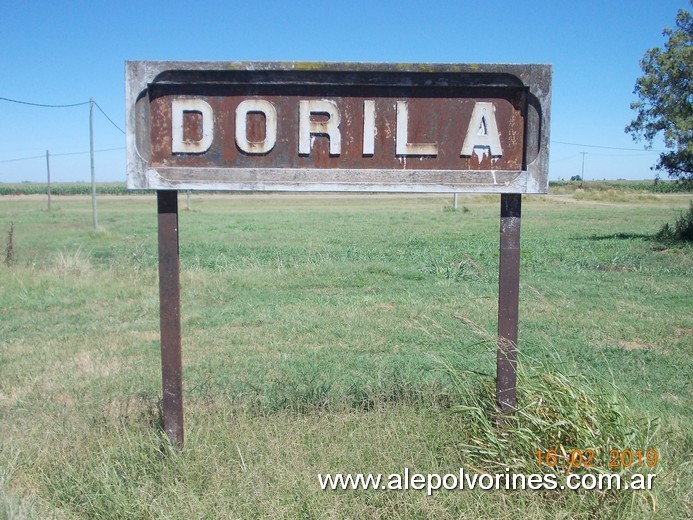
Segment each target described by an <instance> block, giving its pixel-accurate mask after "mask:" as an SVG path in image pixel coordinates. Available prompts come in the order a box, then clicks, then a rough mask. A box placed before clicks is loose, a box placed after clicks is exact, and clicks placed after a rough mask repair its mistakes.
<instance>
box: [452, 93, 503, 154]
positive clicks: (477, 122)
mask: <svg viewBox="0 0 693 520" xmlns="http://www.w3.org/2000/svg"><path fill="white" fill-rule="evenodd" d="M475 148H482V150H478V151H477V152H476V153H477V155H478V156H479V159H481V155H483V154H485V153H486V151H488V152H489V153H490V155H491V157H500V156H501V155H503V149H502V148H501V144H500V136H499V135H498V125H497V124H496V107H495V106H494V105H493V103H490V102H487V101H484V102H481V101H480V102H477V103H475V104H474V110H472V118H471V120H470V121H469V126H468V127H467V136H466V137H465V138H464V144H463V145H462V151H461V152H460V156H466V157H471V155H472V153H473V152H474V149H475Z"/></svg>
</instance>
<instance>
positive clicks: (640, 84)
mask: <svg viewBox="0 0 693 520" xmlns="http://www.w3.org/2000/svg"><path fill="white" fill-rule="evenodd" d="M691 4H692V5H693V0H691ZM663 34H664V36H667V37H668V38H669V39H668V40H667V42H666V43H665V45H664V49H663V50H662V49H660V48H659V47H655V48H654V49H650V50H648V51H647V52H646V53H645V56H644V57H643V59H642V60H641V61H640V68H641V69H642V71H643V75H642V76H641V77H640V78H639V79H638V80H637V81H636V83H635V90H634V91H633V93H634V94H636V95H637V96H638V101H634V102H633V103H631V105H630V107H631V108H632V109H633V110H635V111H636V112H637V117H636V118H635V119H634V120H633V121H631V123H630V124H629V125H628V126H627V127H626V132H627V133H630V134H631V135H632V136H633V139H635V140H636V141H638V140H640V139H641V138H644V139H645V141H646V142H647V146H649V147H651V146H652V141H653V139H654V138H655V136H656V135H658V134H660V133H661V134H662V135H663V137H664V144H665V145H666V147H667V148H671V151H668V152H662V153H661V154H660V155H659V160H658V161H657V164H655V165H654V169H655V170H658V171H662V170H663V171H666V172H667V173H668V174H669V176H670V177H672V178H674V179H681V180H685V181H693V143H692V140H693V139H692V138H693V17H692V16H691V13H689V12H688V11H686V10H684V9H680V10H679V12H678V13H677V15H676V29H675V30H672V29H664V32H663Z"/></svg>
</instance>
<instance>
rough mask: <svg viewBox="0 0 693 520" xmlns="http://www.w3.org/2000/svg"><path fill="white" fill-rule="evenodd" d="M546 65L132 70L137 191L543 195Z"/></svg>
mask: <svg viewBox="0 0 693 520" xmlns="http://www.w3.org/2000/svg"><path fill="white" fill-rule="evenodd" d="M550 98H551V67H550V66H548V65H497V64H494V65H474V64H467V65H460V64H457V65H454V64H453V65H444V64H439V65H438V64H436V65H431V64H363V63H353V64H350V63H346V64H343V63H296V62H290V63H273V62H269V63H267V62H263V63H238V62H230V63H224V62H154V61H132V62H127V63H126V102H127V158H128V187H129V188H131V189H155V190H234V191H384V192H490V193H546V191H547V187H548V172H547V170H548V145H549V118H550Z"/></svg>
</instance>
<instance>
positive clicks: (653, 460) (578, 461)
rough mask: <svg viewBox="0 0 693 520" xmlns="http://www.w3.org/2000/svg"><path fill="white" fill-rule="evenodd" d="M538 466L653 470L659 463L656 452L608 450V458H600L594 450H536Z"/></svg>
mask: <svg viewBox="0 0 693 520" xmlns="http://www.w3.org/2000/svg"><path fill="white" fill-rule="evenodd" d="M534 455H535V456H536V458H537V465H539V466H549V467H556V466H559V465H560V466H563V465H568V466H569V467H572V468H591V467H601V468H612V469H617V468H628V467H631V466H635V467H643V466H647V467H650V468H653V467H655V466H656V465H657V462H658V461H659V454H658V453H657V450H654V449H648V450H630V449H625V450H609V454H608V457H606V458H605V459H603V458H600V457H599V456H598V453H597V451H596V450H593V449H586V450H571V451H569V452H565V453H558V452H557V451H556V450H537V451H535V452H534Z"/></svg>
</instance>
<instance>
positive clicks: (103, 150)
mask: <svg viewBox="0 0 693 520" xmlns="http://www.w3.org/2000/svg"><path fill="white" fill-rule="evenodd" d="M115 150H125V147H124V146H118V147H116V148H102V149H101V150H94V153H100V152H112V151H115ZM88 153H89V151H88V150H87V151H86V152H63V153H51V157H65V156H68V155H86V154H88ZM45 157H46V154H43V155H33V156H31V157H19V158H17V159H3V160H1V161H0V164H3V163H11V162H20V161H30V160H33V159H43V158H45Z"/></svg>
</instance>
